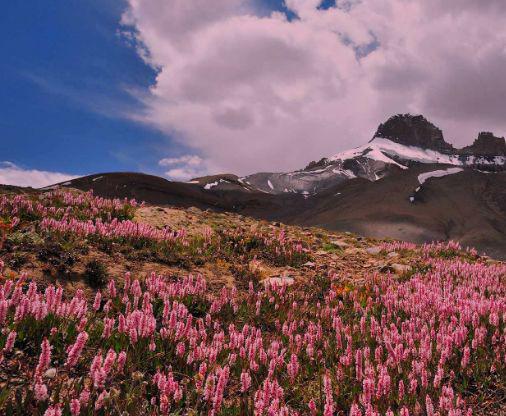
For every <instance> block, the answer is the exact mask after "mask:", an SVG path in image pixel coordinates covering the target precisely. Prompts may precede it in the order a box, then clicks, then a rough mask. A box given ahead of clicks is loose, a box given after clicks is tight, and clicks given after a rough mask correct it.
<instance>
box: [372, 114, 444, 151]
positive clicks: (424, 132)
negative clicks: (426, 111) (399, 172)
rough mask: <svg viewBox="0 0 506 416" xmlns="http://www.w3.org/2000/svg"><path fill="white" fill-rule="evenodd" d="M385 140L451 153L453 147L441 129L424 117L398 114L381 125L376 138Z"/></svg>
mask: <svg viewBox="0 0 506 416" xmlns="http://www.w3.org/2000/svg"><path fill="white" fill-rule="evenodd" d="M377 137H379V138H384V139H388V140H391V141H393V142H396V143H399V144H403V145H406V146H416V147H421V148H423V149H433V150H437V151H439V152H445V153H448V152H451V151H453V150H454V149H453V146H452V145H451V144H449V143H447V142H446V141H445V139H444V137H443V132H442V131H441V129H439V128H438V127H436V126H435V125H434V124H432V123H431V122H430V121H428V120H427V119H426V118H425V117H424V116H422V115H412V114H397V115H395V116H392V117H390V118H389V119H388V120H387V121H386V122H384V123H382V124H380V125H379V127H378V130H377V131H376V133H375V135H374V138H377Z"/></svg>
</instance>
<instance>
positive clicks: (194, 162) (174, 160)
mask: <svg viewBox="0 0 506 416" xmlns="http://www.w3.org/2000/svg"><path fill="white" fill-rule="evenodd" d="M202 162H203V160H202V159H201V158H200V157H199V156H197V155H184V156H180V157H168V158H165V159H162V160H160V161H159V162H158V164H159V165H160V166H174V165H179V164H186V165H188V166H200V165H202Z"/></svg>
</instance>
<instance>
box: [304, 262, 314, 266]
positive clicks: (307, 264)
mask: <svg viewBox="0 0 506 416" xmlns="http://www.w3.org/2000/svg"><path fill="white" fill-rule="evenodd" d="M303 266H306V267H314V266H315V264H314V263H313V262H312V261H308V262H307V263H304V264H303Z"/></svg>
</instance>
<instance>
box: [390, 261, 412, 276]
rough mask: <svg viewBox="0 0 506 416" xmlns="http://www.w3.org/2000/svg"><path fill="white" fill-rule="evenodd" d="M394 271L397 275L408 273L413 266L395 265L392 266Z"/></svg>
mask: <svg viewBox="0 0 506 416" xmlns="http://www.w3.org/2000/svg"><path fill="white" fill-rule="evenodd" d="M392 269H393V270H394V272H395V273H396V274H399V275H401V274H404V273H407V272H409V271H410V270H411V266H408V265H407V264H398V263H394V264H392Z"/></svg>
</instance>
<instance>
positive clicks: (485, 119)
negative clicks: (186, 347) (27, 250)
mask: <svg viewBox="0 0 506 416" xmlns="http://www.w3.org/2000/svg"><path fill="white" fill-rule="evenodd" d="M4 9H6V10H4V12H3V13H2V15H1V16H0V51H1V52H2V58H1V59H0V88H1V91H2V93H1V94H0V183H9V184H17V185H25V186H34V187H40V186H46V185H49V184H51V183H55V182H61V181H65V180H67V179H69V178H72V177H74V176H81V175H86V174H92V173H98V172H111V171H140V172H146V173H152V174H156V175H161V176H165V177H167V178H168V179H172V180H188V179H190V178H192V177H196V176H202V175H206V174H214V173H218V172H232V173H236V174H240V175H244V174H248V173H253V172H258V171H287V170H293V169H298V168H301V167H303V166H305V165H306V164H307V163H308V162H310V161H311V160H315V159H320V158H321V157H323V156H331V155H332V154H334V153H337V152H339V151H341V150H344V149H348V148H351V147H356V146H359V145H361V144H363V143H365V142H366V141H368V140H369V139H370V138H371V137H372V135H373V133H374V131H375V129H376V127H377V126H378V124H379V123H381V122H383V121H385V120H386V119H387V118H388V117H390V116H391V115H393V114H396V113H406V112H411V113H414V114H424V115H425V116H426V117H427V118H428V119H429V120H431V121H432V122H434V123H435V124H436V125H438V126H439V127H440V128H442V129H443V131H444V134H445V138H446V140H447V141H449V142H451V143H453V144H454V145H456V146H464V145H467V144H469V143H471V142H472V141H473V139H474V138H475V137H476V136H477V133H478V132H479V131H482V130H487V131H493V132H495V134H496V135H499V136H504V135H505V134H506V117H505V116H506V110H505V108H506V102H505V101H506V77H505V76H504V71H505V70H504V68H506V26H505V25H504V21H505V19H506V2H505V1H504V0H455V1H452V2H443V1H440V0H337V1H333V0H324V1H323V2H322V1H321V0H285V1H282V0H213V1H212V2H210V1H209V0H121V1H120V0H86V1H81V0H65V1H63V0H60V1H59V0H55V1H51V2H40V1H38V0H25V1H23V2H15V1H14V2H7V3H6V5H5V6H4Z"/></svg>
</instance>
